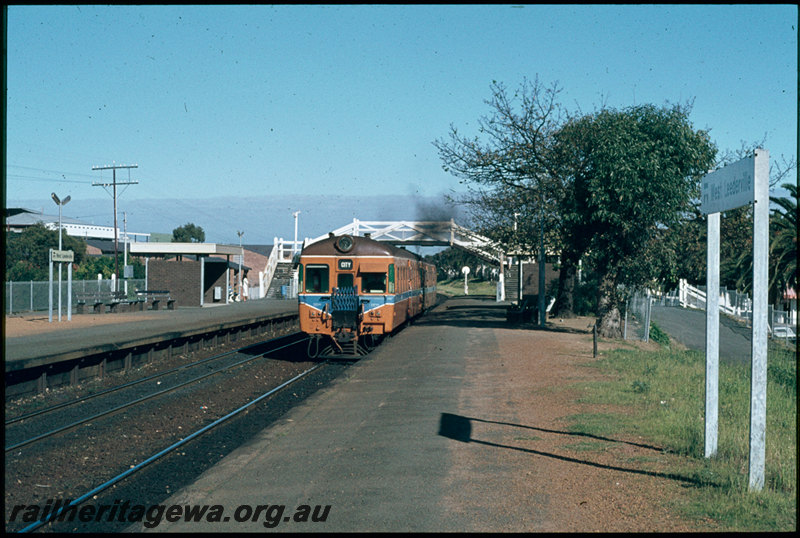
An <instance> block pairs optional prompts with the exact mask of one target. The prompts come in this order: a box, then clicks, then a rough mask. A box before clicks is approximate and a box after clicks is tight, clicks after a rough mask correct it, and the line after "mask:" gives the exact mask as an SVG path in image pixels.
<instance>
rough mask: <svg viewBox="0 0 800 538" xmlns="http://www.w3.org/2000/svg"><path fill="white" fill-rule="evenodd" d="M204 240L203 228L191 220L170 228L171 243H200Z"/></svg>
mask: <svg viewBox="0 0 800 538" xmlns="http://www.w3.org/2000/svg"><path fill="white" fill-rule="evenodd" d="M205 240H206V233H205V232H204V231H203V228H201V227H200V226H196V225H195V224H193V223H191V222H188V223H186V224H184V225H183V226H178V227H177V228H175V229H174V230H172V242H173V243H202V242H203V241H205Z"/></svg>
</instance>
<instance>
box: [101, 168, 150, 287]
mask: <svg viewBox="0 0 800 538" xmlns="http://www.w3.org/2000/svg"><path fill="white" fill-rule="evenodd" d="M117 168H127V169H128V176H129V177H128V181H126V182H122V183H117ZM131 168H139V165H138V164H114V163H112V164H111V165H106V166H93V167H92V170H112V171H113V173H112V182H111V183H92V187H103V188H105V187H113V194H112V196H113V198H114V274H116V275H117V282H119V260H118V259H117V255H118V252H119V249H118V247H117V245H118V238H117V235H118V234H117V185H136V184H137V183H139V182H138V181H131V180H130V169H131ZM114 291H117V290H114Z"/></svg>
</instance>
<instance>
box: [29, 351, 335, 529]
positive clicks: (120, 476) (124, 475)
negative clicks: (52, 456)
mask: <svg viewBox="0 0 800 538" xmlns="http://www.w3.org/2000/svg"><path fill="white" fill-rule="evenodd" d="M326 363H327V361H325V362H321V363H319V364H316V365H314V366H312V367H311V368H309V369H308V370H306V371H304V372H301V373H299V374H298V375H296V376H294V377H293V378H292V379H290V380H288V381H285V382H283V383H282V384H280V385H278V386H277V387H275V388H273V389H271V390H269V391H267V392H266V393H264V394H262V395H261V396H259V397H258V398H256V399H255V400H252V401H251V402H248V403H246V404H244V405H243V406H241V407H239V408H238V409H235V410H233V411H231V412H230V413H228V414H227V415H225V416H223V417H220V418H218V419H217V420H215V421H214V422H212V423H211V424H208V425H206V426H204V427H202V428H200V429H199V430H197V431H195V432H194V433H192V434H190V435H188V436H187V437H184V438H183V439H181V440H180V441H177V442H175V443H173V444H171V445H170V446H168V447H167V448H165V449H163V450H161V451H160V452H158V453H156V454H154V455H153V456H150V457H149V458H147V459H146V460H144V461H142V462H141V463H139V464H137V465H135V466H133V467H131V468H130V469H128V470H127V471H125V472H123V473H120V474H118V475H117V476H115V477H114V478H111V479H110V480H108V481H106V482H104V483H103V484H100V485H99V486H97V487H96V488H94V489H93V490H91V491H89V492H87V493H84V494H83V495H81V496H80V497H78V498H77V499H75V500H74V501H72V502H70V503H69V504H68V505H67V506H64V507H63V508H61V509H59V510H58V512H55V513H53V514H49V515H48V516H47V517H46V518H45V519H44V520H42V521H37V522H35V523H32V524H30V525H28V526H27V527H25V528H24V529H21V530H20V531H19V532H21V533H22V532H30V531H32V530H35V529H38V528H39V527H41V526H42V525H44V524H45V523H49V522H50V521H52V520H53V519H55V518H57V517H58V516H59V515H60V514H61V513H62V512H63V511H64V510H66V509H68V508H71V507H72V506H77V505H79V504H81V503H82V502H84V501H85V500H86V499H88V498H90V497H92V496H93V495H96V494H97V493H100V492H101V491H103V490H104V489H106V488H109V487H111V486H113V485H114V484H116V483H117V482H120V481H121V480H124V479H125V478H127V477H128V476H129V475H131V474H133V473H135V472H136V471H138V470H140V469H142V468H143V467H145V466H147V465H150V464H151V463H153V462H154V461H156V460H157V459H159V458H160V457H162V456H164V455H165V454H168V453H169V452H171V451H172V450H174V449H176V448H178V447H180V446H182V445H184V444H186V443H188V442H189V441H191V440H192V439H194V438H195V437H198V436H200V435H202V434H204V433H205V432H207V431H208V430H210V429H211V428H214V427H215V426H217V425H219V424H221V423H223V422H225V421H226V420H228V419H229V418H231V417H234V416H236V415H237V414H239V413H241V412H242V411H244V410H245V409H247V408H249V407H251V406H253V405H255V404H257V403H258V402H260V401H261V400H263V399H264V398H267V397H269V396H271V395H272V394H274V393H275V392H277V391H279V390H281V389H283V388H285V387H287V386H288V385H290V384H292V383H294V382H295V381H297V380H298V379H301V378H303V377H305V376H306V375H308V374H310V373H311V372H313V371H314V370H316V369H317V368H320V367H321V366H322V365H324V364H326Z"/></svg>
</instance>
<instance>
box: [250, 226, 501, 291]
mask: <svg viewBox="0 0 800 538" xmlns="http://www.w3.org/2000/svg"><path fill="white" fill-rule="evenodd" d="M330 234H334V235H353V236H359V237H370V238H371V239H374V240H376V241H384V242H386V243H390V244H392V245H395V246H405V245H416V246H425V247H456V248H460V249H463V250H465V251H467V252H469V253H471V254H474V255H475V256H477V257H479V258H481V259H482V260H484V261H486V262H488V263H490V264H497V265H498V266H500V267H502V266H503V263H504V261H505V260H507V256H506V255H505V252H504V251H505V249H504V247H503V245H501V244H500V243H497V242H495V241H493V240H491V239H489V238H487V237H484V236H482V235H480V234H478V233H476V232H474V231H472V230H470V229H468V228H465V227H463V226H459V225H458V224H456V223H455V221H454V220H453V219H450V220H443V221H409V220H400V221H365V220H358V219H353V222H351V223H350V224H346V225H344V226H342V227H340V228H337V229H335V230H332V231H331V232H329V233H327V234H325V235H321V236H319V237H315V238H313V239H308V238H307V239H305V240H304V241H302V244H301V242H300V241H297V242H294V241H291V240H284V239H283V238H281V239H278V238H277V237H276V238H275V243H274V247H273V249H272V252H271V253H270V257H269V260H268V261H267V267H266V270H265V271H264V272H260V273H259V281H260V283H261V285H260V289H261V290H268V291H267V292H265V293H262V294H261V295H260V296H262V297H263V296H264V295H268V292H269V290H270V289H271V288H279V287H280V285H290V286H292V288H293V289H295V288H294V286H296V280H295V279H294V278H293V275H292V274H291V273H292V265H293V264H292V262H293V260H294V257H295V256H296V255H297V254H298V253H299V252H300V250H301V249H302V247H304V246H306V245H310V244H311V243H316V242H317V241H321V240H322V239H326V238H327V237H328V236H329V235H330ZM279 273H282V276H280V277H278V274H279ZM500 278H501V281H502V279H503V272H502V271H501V272H500ZM501 289H502V290H503V291H501V294H502V297H505V291H504V286H503V285H502V284H501ZM293 293H294V292H292V294H293Z"/></svg>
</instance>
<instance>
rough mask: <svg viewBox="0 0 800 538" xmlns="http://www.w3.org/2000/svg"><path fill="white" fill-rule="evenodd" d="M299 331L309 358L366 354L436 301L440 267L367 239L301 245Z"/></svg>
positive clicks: (339, 238) (335, 239) (347, 237)
mask: <svg viewBox="0 0 800 538" xmlns="http://www.w3.org/2000/svg"><path fill="white" fill-rule="evenodd" d="M298 300H299V314H300V330H301V331H302V332H305V333H306V334H308V335H309V336H310V337H311V338H310V340H309V356H311V357H316V356H318V355H320V354H323V355H328V354H331V355H336V354H340V355H363V354H365V353H366V352H368V351H369V350H370V349H371V348H372V347H374V346H375V345H376V344H377V342H378V341H379V340H380V339H381V338H382V337H383V336H384V335H386V334H388V333H391V332H392V331H394V330H395V329H397V328H398V327H399V326H401V325H402V324H403V323H405V322H406V321H408V320H409V319H411V318H414V317H416V316H418V315H420V314H421V313H422V312H423V311H424V310H425V309H427V308H430V307H431V306H433V305H434V304H435V302H436V268H435V267H434V266H433V265H431V264H429V263H426V262H423V261H422V260H421V259H420V258H419V257H418V256H416V255H415V254H413V253H411V252H408V251H407V250H403V249H400V248H397V247H394V246H392V245H389V244H388V243H383V242H380V241H375V240H373V239H370V238H369V237H358V236H350V235H342V236H334V235H333V234H331V236H329V237H328V238H326V239H323V240H321V241H317V242H316V243H312V244H310V245H307V246H305V247H304V248H303V251H302V252H301V253H300V265H299V289H298Z"/></svg>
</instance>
